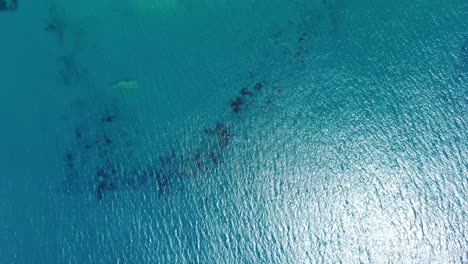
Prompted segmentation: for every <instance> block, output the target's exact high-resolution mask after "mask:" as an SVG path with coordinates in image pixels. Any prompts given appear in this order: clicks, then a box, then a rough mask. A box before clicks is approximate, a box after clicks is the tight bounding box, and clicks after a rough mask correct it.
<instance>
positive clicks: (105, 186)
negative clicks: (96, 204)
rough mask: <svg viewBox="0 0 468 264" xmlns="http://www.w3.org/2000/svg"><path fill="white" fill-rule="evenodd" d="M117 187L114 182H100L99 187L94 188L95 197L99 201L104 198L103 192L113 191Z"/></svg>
mask: <svg viewBox="0 0 468 264" xmlns="http://www.w3.org/2000/svg"><path fill="white" fill-rule="evenodd" d="M116 188H117V186H116V185H115V183H114V182H112V181H110V180H107V179H106V180H103V181H102V182H100V183H99V185H98V186H97V188H96V196H97V199H98V200H99V201H100V200H102V198H104V192H106V191H112V190H115V189H116Z"/></svg>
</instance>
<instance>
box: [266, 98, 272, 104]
mask: <svg viewBox="0 0 468 264" xmlns="http://www.w3.org/2000/svg"><path fill="white" fill-rule="evenodd" d="M265 102H266V104H267V105H272V104H273V98H271V97H268V98H267V99H266V101H265Z"/></svg>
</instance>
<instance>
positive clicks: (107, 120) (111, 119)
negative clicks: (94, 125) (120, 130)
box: [101, 115, 115, 124]
mask: <svg viewBox="0 0 468 264" xmlns="http://www.w3.org/2000/svg"><path fill="white" fill-rule="evenodd" d="M114 118H115V117H114V116H113V115H108V116H105V117H103V118H101V122H102V123H107V124H110V123H112V122H114Z"/></svg>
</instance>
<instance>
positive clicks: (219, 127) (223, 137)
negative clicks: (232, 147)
mask: <svg viewBox="0 0 468 264" xmlns="http://www.w3.org/2000/svg"><path fill="white" fill-rule="evenodd" d="M216 134H217V137H218V145H219V147H220V148H221V149H224V148H226V147H227V145H228V144H229V142H230V141H231V139H232V134H231V132H229V130H228V128H227V126H226V125H225V124H224V123H221V122H217V123H216Z"/></svg>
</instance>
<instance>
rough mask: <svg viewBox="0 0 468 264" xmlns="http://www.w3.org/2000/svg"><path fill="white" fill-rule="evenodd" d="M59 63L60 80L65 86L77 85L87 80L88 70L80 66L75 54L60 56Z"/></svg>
mask: <svg viewBox="0 0 468 264" xmlns="http://www.w3.org/2000/svg"><path fill="white" fill-rule="evenodd" d="M57 62H58V63H59V65H60V70H59V72H58V79H59V81H60V82H61V83H63V84H64V85H66V86H69V85H73V84H77V83H80V82H83V81H84V80H86V79H87V76H88V72H87V70H86V69H84V68H82V67H81V66H79V65H78V63H77V62H76V59H75V57H74V55H73V54H68V55H65V56H60V57H58V58H57Z"/></svg>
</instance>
